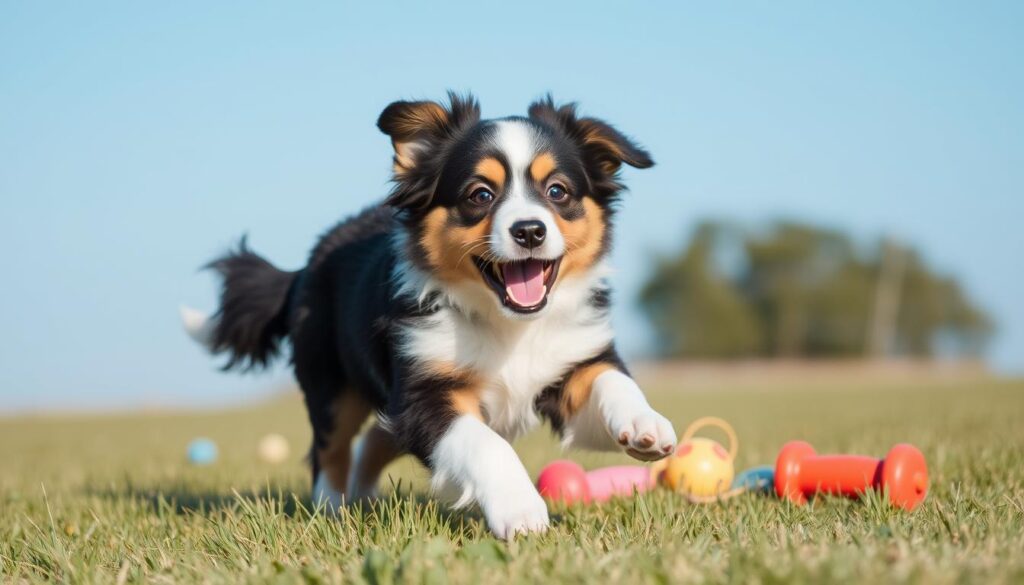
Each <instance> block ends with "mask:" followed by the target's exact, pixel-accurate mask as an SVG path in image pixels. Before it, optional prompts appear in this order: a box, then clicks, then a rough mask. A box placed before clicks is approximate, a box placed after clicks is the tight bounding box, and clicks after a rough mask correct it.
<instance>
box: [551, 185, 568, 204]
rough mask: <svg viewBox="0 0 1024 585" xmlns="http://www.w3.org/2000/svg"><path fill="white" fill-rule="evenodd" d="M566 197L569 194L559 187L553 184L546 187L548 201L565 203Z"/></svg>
mask: <svg viewBox="0 0 1024 585" xmlns="http://www.w3.org/2000/svg"><path fill="white" fill-rule="evenodd" d="M568 196H569V192H568V191H566V190H565V187H563V186H561V185H558V184H555V185H551V186H550V187H548V199H550V200H552V201H565V198H566V197H568Z"/></svg>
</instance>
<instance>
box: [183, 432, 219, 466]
mask: <svg viewBox="0 0 1024 585" xmlns="http://www.w3.org/2000/svg"><path fill="white" fill-rule="evenodd" d="M216 460H217V444H216V443H214V442H213V441H211V440H210V439H206V438H199V439H193V440H192V442H190V443H189V444H188V462H189V463H191V464H192V465H210V464H211V463H213V462H214V461H216Z"/></svg>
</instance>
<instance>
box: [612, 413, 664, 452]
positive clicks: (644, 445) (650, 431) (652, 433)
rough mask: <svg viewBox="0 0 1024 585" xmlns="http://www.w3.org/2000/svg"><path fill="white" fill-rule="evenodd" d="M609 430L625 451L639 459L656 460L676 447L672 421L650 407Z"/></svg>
mask: <svg viewBox="0 0 1024 585" xmlns="http://www.w3.org/2000/svg"><path fill="white" fill-rule="evenodd" d="M610 430H611V432H612V436H613V437H615V440H616V441H618V443H619V444H620V445H622V446H623V447H624V448H625V449H626V453H629V455H630V456H632V457H634V458H636V459H639V460H641V461H657V460H658V459H661V458H663V457H665V456H667V455H669V454H670V453H672V450H673V449H675V448H676V432H675V430H674V429H673V428H672V423H670V422H669V421H668V419H667V418H665V417H663V416H661V415H660V414H658V413H657V412H655V411H654V410H651V409H648V410H646V411H644V412H641V413H639V414H636V415H634V416H632V417H630V418H626V419H624V420H622V421H620V422H618V423H616V424H615V427H614V428H613V429H610Z"/></svg>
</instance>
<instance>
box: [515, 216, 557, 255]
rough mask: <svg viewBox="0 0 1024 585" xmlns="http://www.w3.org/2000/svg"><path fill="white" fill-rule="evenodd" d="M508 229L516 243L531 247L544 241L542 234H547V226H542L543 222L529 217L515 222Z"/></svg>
mask: <svg viewBox="0 0 1024 585" xmlns="http://www.w3.org/2000/svg"><path fill="white" fill-rule="evenodd" d="M508 231H509V232H510V233H511V234H512V239H513V240H515V241H516V243H517V244H519V245H520V246H522V247H524V248H527V249H531V248H536V247H537V246H539V245H541V244H543V243H544V236H546V235H547V233H548V228H547V227H545V226H544V222H542V221H539V220H536V219H530V220H526V221H517V222H515V223H514V224H512V227H510V228H509V230H508Z"/></svg>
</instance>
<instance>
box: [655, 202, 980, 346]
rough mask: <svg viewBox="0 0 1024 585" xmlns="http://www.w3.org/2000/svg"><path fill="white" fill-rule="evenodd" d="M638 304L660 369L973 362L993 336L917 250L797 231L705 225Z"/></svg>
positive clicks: (953, 284) (811, 229)
mask: <svg viewBox="0 0 1024 585" xmlns="http://www.w3.org/2000/svg"><path fill="white" fill-rule="evenodd" d="M639 302H640V306H641V308H642V310H643V312H644V314H645V315H646V316H647V318H648V320H649V321H650V323H651V324H652V326H653V327H654V330H655V332H656V334H657V336H658V347H659V348H661V350H660V351H661V353H662V354H663V357H686V358H739V357H811V358H814V357H852V356H915V357H929V356H936V355H942V356H955V357H975V356H978V355H980V353H981V352H982V351H983V350H984V348H985V345H986V344H987V342H988V341H989V339H990V338H991V336H992V333H993V324H992V320H991V318H990V317H989V316H988V314H987V313H986V312H985V311H984V310H983V309H982V308H980V307H978V306H977V305H976V304H975V303H974V302H973V301H972V300H971V299H970V298H968V296H967V294H966V293H965V291H964V289H963V287H962V286H961V285H960V284H959V283H958V282H957V280H956V279H955V278H953V277H952V276H948V275H943V274H939V273H937V272H936V271H935V270H933V269H932V268H930V267H929V266H928V264H927V263H926V262H925V259H924V258H923V256H922V254H921V253H920V252H918V251H917V250H915V249H914V248H912V247H910V246H907V245H903V244H900V243H897V242H895V241H892V240H887V239H879V240H878V241H875V242H873V243H872V244H871V245H869V246H866V247H863V248H860V249H859V248H858V247H857V246H856V245H855V243H854V241H853V240H852V239H851V238H850V237H849V236H847V235H846V234H844V233H842V232H839V231H836V230H831V229H826V228H821V227H816V226H813V225H808V224H805V223H798V222H778V223H774V224H771V225H769V226H765V227H760V228H751V227H745V226H739V225H735V224H731V223H728V222H720V221H707V222H704V223H701V224H700V225H699V226H698V227H697V229H696V230H695V231H694V234H693V236H692V238H691V239H690V241H689V242H688V243H687V245H685V246H684V247H683V249H682V250H681V251H680V252H679V253H677V254H675V255H672V256H667V257H663V258H660V259H659V260H658V261H657V262H656V266H655V269H654V271H653V274H652V275H651V277H650V279H649V280H648V281H647V282H646V284H645V286H644V287H643V289H642V291H641V294H640V298H639Z"/></svg>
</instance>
